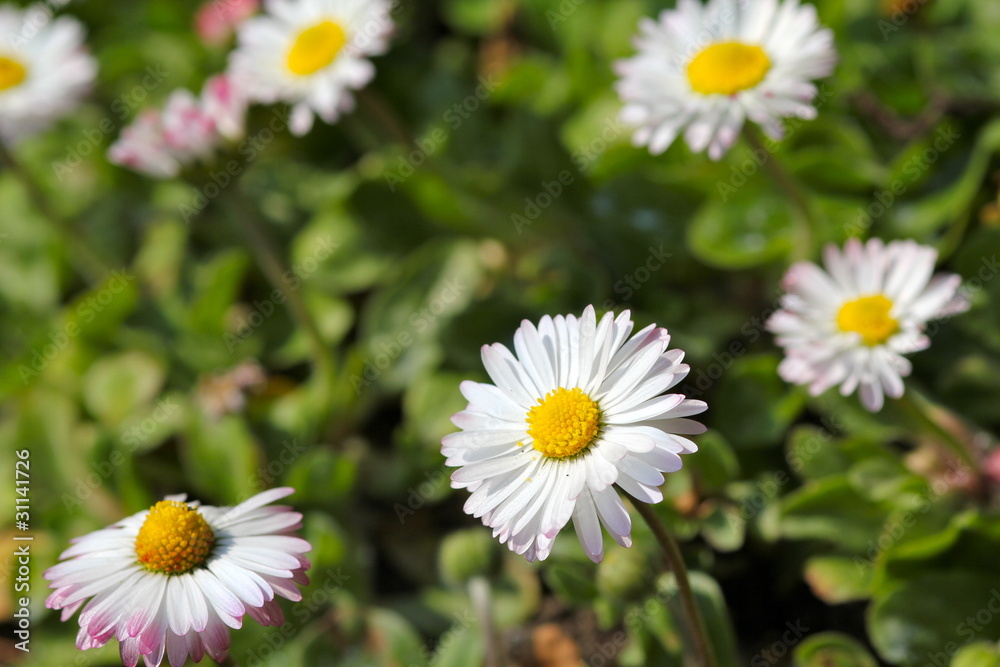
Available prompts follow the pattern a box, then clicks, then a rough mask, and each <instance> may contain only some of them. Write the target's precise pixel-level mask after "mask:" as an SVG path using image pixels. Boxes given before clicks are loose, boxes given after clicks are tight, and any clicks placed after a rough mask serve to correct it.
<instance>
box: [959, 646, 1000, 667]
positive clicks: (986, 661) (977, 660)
mask: <svg viewBox="0 0 1000 667" xmlns="http://www.w3.org/2000/svg"><path fill="white" fill-rule="evenodd" d="M951 667H1000V648H998V647H997V645H996V644H995V643H990V642H977V643H975V644H970V645H969V646H965V647H963V648H962V649H961V650H959V652H958V653H956V654H955V657H953V658H952V659H951Z"/></svg>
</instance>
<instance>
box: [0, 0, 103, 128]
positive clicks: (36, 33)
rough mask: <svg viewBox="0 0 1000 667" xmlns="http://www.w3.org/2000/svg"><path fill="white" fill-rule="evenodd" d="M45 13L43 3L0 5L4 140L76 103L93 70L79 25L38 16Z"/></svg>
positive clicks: (61, 113)
mask: <svg viewBox="0 0 1000 667" xmlns="http://www.w3.org/2000/svg"><path fill="white" fill-rule="evenodd" d="M50 14H51V9H48V8H46V7H44V6H42V5H35V6H33V7H28V8H26V9H24V10H21V9H18V8H15V7H11V6H9V5H4V6H2V7H0V35H3V36H4V38H3V40H0V138H2V139H3V140H4V141H6V142H8V143H10V142H14V141H16V140H18V139H22V138H24V137H25V136H28V135H30V134H35V133H37V132H40V131H42V130H44V129H46V128H47V127H48V126H49V125H51V124H52V123H53V122H55V121H56V120H58V119H59V118H62V117H63V116H65V115H66V114H68V113H69V112H70V111H72V110H73V109H75V108H76V106H77V105H78V104H79V102H80V99H81V98H82V97H83V96H84V95H85V94H86V92H87V91H88V90H89V89H90V85H91V83H93V81H94V77H95V76H96V75H97V62H96V61H95V60H94V59H93V58H92V57H91V56H90V55H89V54H88V53H87V51H86V49H85V48H84V44H83V36H84V33H83V26H82V25H80V23H79V22H77V21H76V20H75V19H72V18H67V17H61V18H57V19H51V20H48V21H40V19H41V18H42V17H48V16H49V15H50ZM39 26H41V27H39Z"/></svg>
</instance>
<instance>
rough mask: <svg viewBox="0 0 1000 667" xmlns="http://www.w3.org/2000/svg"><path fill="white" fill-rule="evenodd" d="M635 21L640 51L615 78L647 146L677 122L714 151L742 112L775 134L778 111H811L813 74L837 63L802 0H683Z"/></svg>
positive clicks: (670, 138) (667, 136) (688, 136)
mask: <svg viewBox="0 0 1000 667" xmlns="http://www.w3.org/2000/svg"><path fill="white" fill-rule="evenodd" d="M640 30H641V32H640V34H639V36H638V37H637V38H636V41H635V44H636V47H637V48H638V50H639V52H638V54H637V55H635V56H634V57H632V58H630V59H628V60H622V61H619V62H617V63H616V66H615V69H616V72H617V73H618V75H619V76H620V77H621V78H620V80H619V81H618V83H617V86H616V87H617V90H618V94H619V95H620V96H621V98H622V101H623V102H624V104H625V106H624V108H623V109H622V112H621V120H622V122H624V123H625V124H627V125H632V126H634V127H636V128H638V129H637V130H636V132H635V134H634V135H633V143H634V144H635V145H636V146H648V147H649V150H650V152H651V153H662V152H663V151H665V150H666V149H667V148H668V147H669V146H670V144H672V143H673V142H674V139H676V138H677V136H678V135H680V134H681V133H682V132H683V133H684V138H685V140H686V141H687V143H688V145H689V146H690V147H691V150H693V151H695V152H701V151H704V150H705V149H708V155H709V157H711V158H712V159H713V160H718V159H719V158H721V157H722V156H723V155H724V154H725V152H726V151H727V150H729V148H730V146H732V145H733V142H734V141H735V140H736V137H737V135H738V134H739V132H740V129H741V128H742V127H743V123H744V121H745V120H746V119H750V120H751V121H753V122H755V123H757V124H759V125H760V126H761V127H763V129H764V132H765V133H766V134H767V135H768V136H770V137H771V138H773V139H780V138H781V136H782V134H783V130H782V126H781V119H782V118H785V117H788V116H795V117H798V118H806V119H811V118H814V117H815V116H816V109H815V108H814V107H813V106H812V100H813V99H814V98H815V96H816V86H814V85H813V84H812V83H811V81H812V80H813V79H819V78H822V77H825V76H827V75H828V74H830V73H831V72H832V71H833V67H834V65H835V63H836V52H835V51H834V46H833V33H832V32H831V31H830V30H828V29H825V28H821V27H820V25H819V23H818V20H817V17H816V8H815V7H813V6H812V5H800V4H799V1H798V0H783V1H781V2H779V0H753V1H752V2H750V1H748V0H709V1H708V3H707V4H706V5H702V3H701V2H700V0H679V1H678V3H677V9H672V10H670V9H668V10H666V11H664V12H663V13H662V14H660V19H659V21H653V20H652V19H644V20H643V21H642V23H641V24H640Z"/></svg>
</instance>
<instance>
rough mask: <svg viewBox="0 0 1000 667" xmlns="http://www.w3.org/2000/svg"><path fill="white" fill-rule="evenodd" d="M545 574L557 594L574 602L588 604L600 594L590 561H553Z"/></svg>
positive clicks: (546, 580)
mask: <svg viewBox="0 0 1000 667" xmlns="http://www.w3.org/2000/svg"><path fill="white" fill-rule="evenodd" d="M543 576H544V577H545V582H546V583H547V584H548V585H549V587H550V588H551V589H552V590H553V591H555V593H556V595H558V596H559V597H560V598H562V599H563V600H565V601H567V602H570V603H572V604H587V603H588V602H591V601H592V600H593V599H594V598H595V597H597V595H598V592H597V584H596V580H595V578H594V568H593V566H592V565H591V564H590V563H589V562H587V563H583V562H573V561H561V562H558V563H552V564H551V565H549V566H548V567H546V568H545V570H544V572H543Z"/></svg>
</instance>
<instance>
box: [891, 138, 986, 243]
mask: <svg viewBox="0 0 1000 667" xmlns="http://www.w3.org/2000/svg"><path fill="white" fill-rule="evenodd" d="M935 136H936V138H935V142H940V143H937V144H936V145H934V146H932V147H931V148H929V149H927V150H928V151H929V153H927V155H926V156H925V155H924V154H920V155H917V156H915V157H914V158H912V159H911V160H909V161H908V163H907V165H906V167H905V171H906V172H908V173H907V174H906V176H905V177H904V178H907V177H908V178H910V179H917V178H920V177H921V176H922V175H923V174H924V173H926V172H927V171H928V170H930V169H933V168H934V164H935V162H937V160H938V159H939V156H941V155H942V154H943V153H944V152H945V151H947V150H949V149H950V147H951V145H952V143H954V142H955V141H957V139H958V136H959V134H958V128H957V127H955V126H954V125H949V126H946V127H942V128H940V129H939V130H938V132H937V134H936V135H935ZM949 142H951V143H949ZM945 144H947V145H948V147H947V148H943V147H944V146H945ZM939 147H941V148H939ZM998 150H1000V121H994V122H992V123H990V124H989V125H987V126H986V127H985V128H983V130H982V131H981V132H980V133H979V136H978V137H977V139H976V145H975V147H974V148H973V150H972V155H971V156H970V158H969V161H968V163H967V164H966V165H965V171H964V172H963V173H962V175H961V177H959V178H958V179H957V180H956V181H955V182H954V183H953V184H951V185H949V186H948V187H947V188H946V189H944V190H942V191H941V192H938V193H936V194H933V195H930V196H928V197H925V198H924V199H922V200H919V201H917V202H914V203H909V202H901V203H900V204H898V205H897V207H896V216H895V225H894V228H895V231H896V232H897V233H899V234H902V235H906V236H911V237H915V238H924V237H926V236H928V235H929V234H932V233H934V232H936V231H937V230H939V229H940V228H941V227H944V226H946V225H949V224H951V223H953V222H954V221H956V220H959V219H960V218H962V217H963V216H966V215H970V213H971V212H970V211H969V207H970V205H971V204H972V202H973V199H974V198H975V196H976V194H978V192H979V190H980V188H981V187H982V184H983V179H984V178H985V177H986V170H987V169H988V168H989V164H990V159H991V157H992V156H993V155H994V154H995V153H996V152H997V151H998ZM931 156H933V157H934V160H933V161H931V160H930V157H931ZM898 182H903V181H898Z"/></svg>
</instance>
